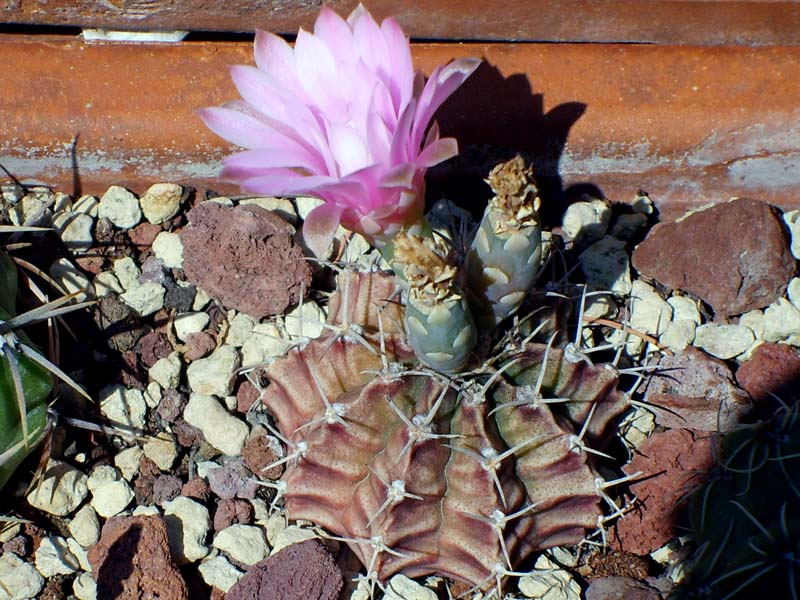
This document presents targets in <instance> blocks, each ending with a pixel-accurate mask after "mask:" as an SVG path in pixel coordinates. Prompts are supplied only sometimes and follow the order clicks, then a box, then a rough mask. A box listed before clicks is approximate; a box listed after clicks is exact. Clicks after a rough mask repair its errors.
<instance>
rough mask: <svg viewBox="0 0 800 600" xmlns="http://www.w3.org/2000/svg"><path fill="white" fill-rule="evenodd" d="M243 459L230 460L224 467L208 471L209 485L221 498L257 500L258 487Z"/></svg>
mask: <svg viewBox="0 0 800 600" xmlns="http://www.w3.org/2000/svg"><path fill="white" fill-rule="evenodd" d="M252 475H253V474H252V473H251V472H250V470H249V469H248V468H247V467H245V466H244V463H243V461H242V459H233V460H229V461H228V462H227V463H225V464H224V465H223V466H221V467H218V468H216V469H209V471H208V475H207V477H208V485H210V486H211V491H212V492H214V493H215V494H216V495H217V496H219V497H220V498H223V499H226V500H229V499H231V498H248V499H253V498H255V495H256V492H257V491H258V486H257V485H256V483H255V481H253V479H252Z"/></svg>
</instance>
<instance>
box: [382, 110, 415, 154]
mask: <svg viewBox="0 0 800 600" xmlns="http://www.w3.org/2000/svg"><path fill="white" fill-rule="evenodd" d="M416 109H417V101H416V100H414V99H413V98H412V99H411V102H409V103H408V106H406V107H405V109H404V110H403V113H402V114H401V115H400V119H399V120H398V121H397V129H395V131H394V137H393V138H392V148H391V150H390V152H389V156H390V157H391V164H393V165H397V164H401V163H405V162H410V160H409V159H410V158H411V157H410V156H409V154H410V151H411V147H410V140H411V127H412V125H413V124H414V113H415V112H416Z"/></svg>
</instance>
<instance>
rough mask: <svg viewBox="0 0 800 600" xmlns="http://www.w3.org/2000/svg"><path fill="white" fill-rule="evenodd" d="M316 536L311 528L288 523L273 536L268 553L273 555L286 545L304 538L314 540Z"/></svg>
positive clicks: (304, 539) (296, 542)
mask: <svg viewBox="0 0 800 600" xmlns="http://www.w3.org/2000/svg"><path fill="white" fill-rule="evenodd" d="M318 537H319V536H318V535H317V534H316V533H315V532H314V531H313V530H311V529H304V528H303V527H299V526H297V525H289V527H285V528H284V529H282V530H281V531H280V532H279V533H278V535H277V536H275V542H274V543H273V544H272V550H271V551H270V553H269V554H270V556H274V555H275V554H277V553H278V552H280V551H281V550H283V549H284V548H286V547H287V546H291V545H292V544H299V543H300V542H305V541H306V540H315V539H317V538H318Z"/></svg>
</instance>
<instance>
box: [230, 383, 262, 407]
mask: <svg viewBox="0 0 800 600" xmlns="http://www.w3.org/2000/svg"><path fill="white" fill-rule="evenodd" d="M259 395H260V392H259V391H258V390H257V389H256V386H254V385H253V384H252V383H250V382H249V381H247V380H245V381H243V382H242V383H241V384H240V385H239V388H238V389H237V390H236V410H237V411H239V412H240V413H242V414H244V413H246V412H247V411H248V410H250V407H251V406H253V403H254V402H255V401H256V400H258V396H259Z"/></svg>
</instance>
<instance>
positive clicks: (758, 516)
mask: <svg viewBox="0 0 800 600" xmlns="http://www.w3.org/2000/svg"><path fill="white" fill-rule="evenodd" d="M718 448H719V464H718V466H717V468H716V469H715V470H714V471H713V472H712V474H711V476H710V477H709V479H708V481H707V482H706V483H705V484H703V486H702V487H700V488H699V489H698V490H696V491H695V492H694V493H693V495H692V496H691V498H690V513H689V516H690V521H691V525H692V530H693V533H694V538H695V542H696V544H697V550H696V551H695V553H694V556H692V557H691V558H690V560H689V561H688V563H687V565H686V570H687V576H686V581H685V582H683V583H682V584H681V585H680V586H679V587H678V588H677V589H676V590H675V592H674V593H673V594H672V595H671V596H670V597H671V598H674V599H675V600H678V599H684V598H685V599H698V600H700V599H709V600H710V599H714V600H722V599H744V598H761V597H771V598H786V599H792V600H796V599H797V598H798V595H799V594H800V591H799V590H800V404H798V402H797V401H795V402H794V403H793V404H785V403H783V402H782V401H779V406H778V408H777V410H776V411H775V413H774V414H773V415H772V416H771V417H769V418H767V419H764V420H761V421H758V422H756V423H751V424H744V425H740V426H738V427H737V428H735V429H734V430H732V431H730V432H727V433H724V434H721V436H720V443H719V446H718Z"/></svg>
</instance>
